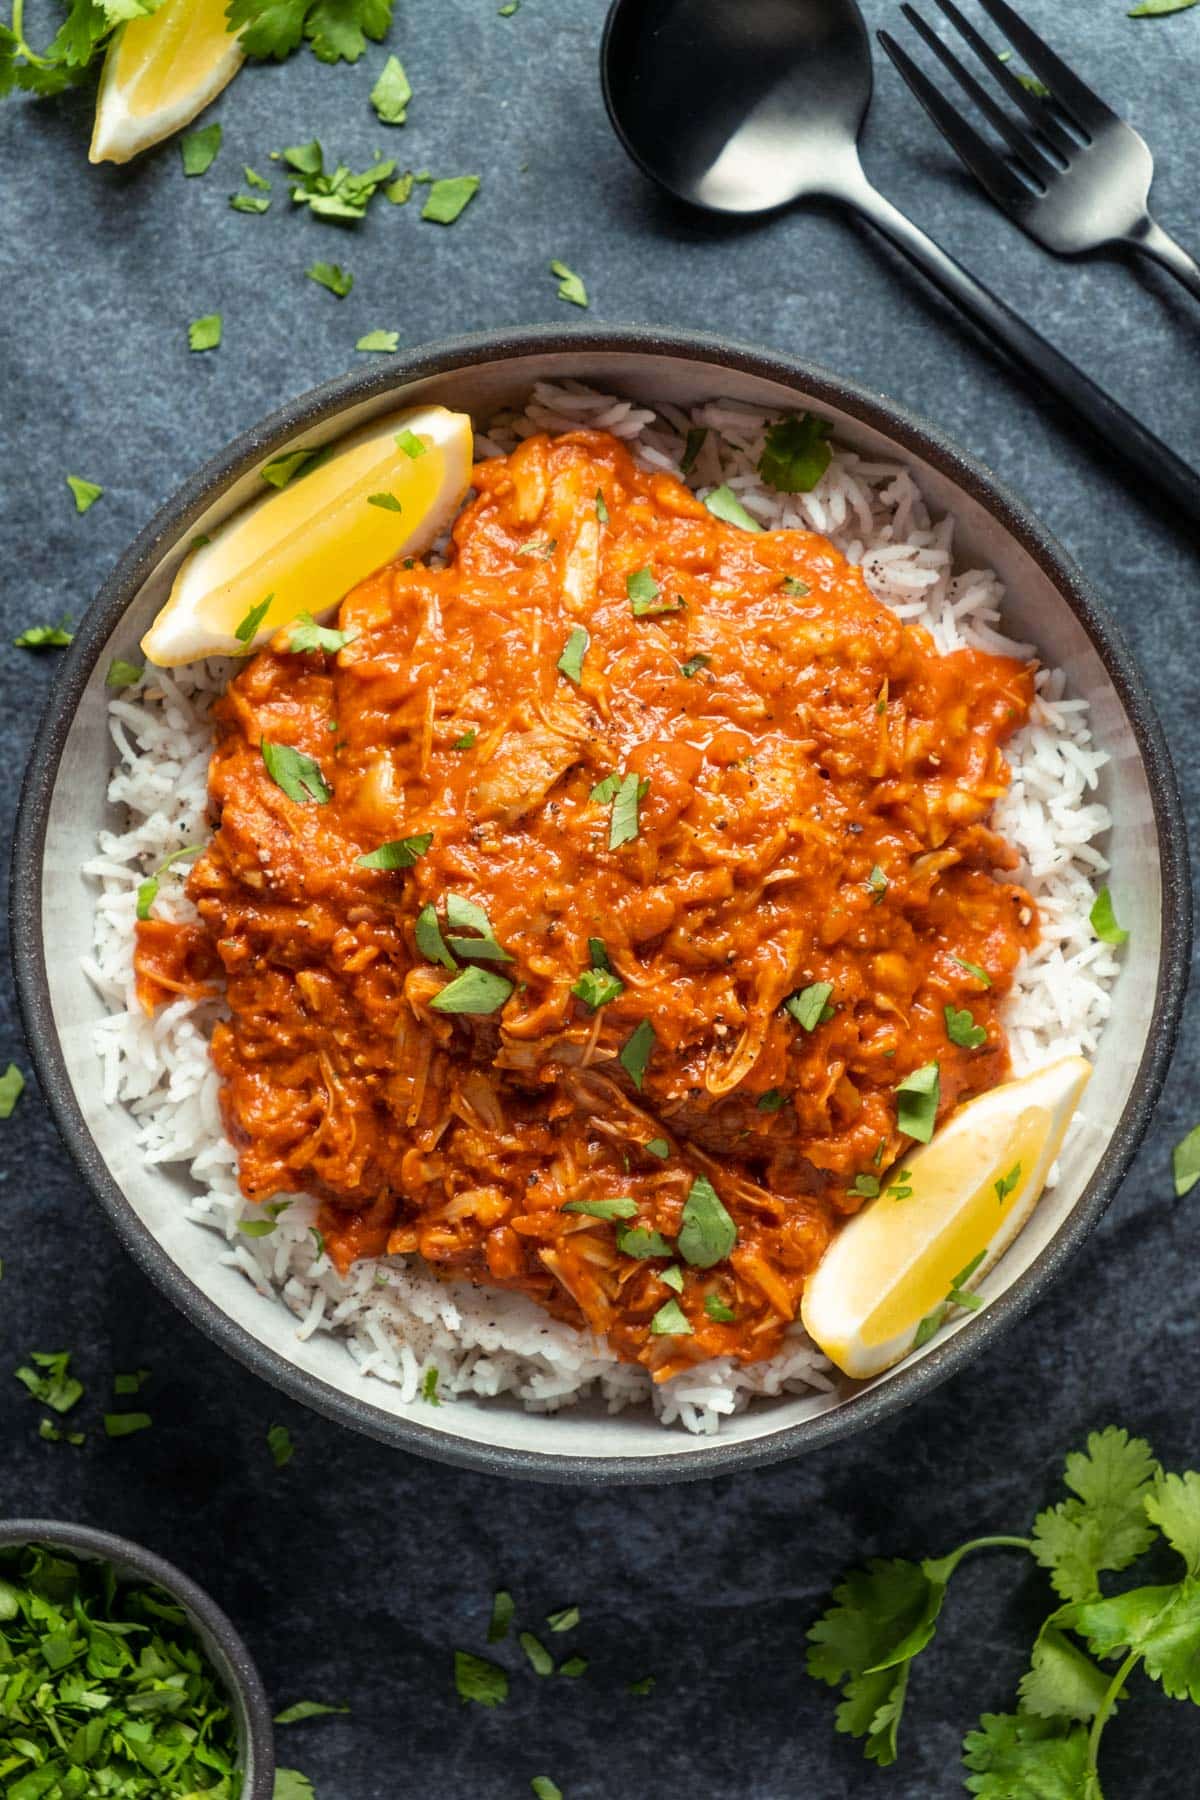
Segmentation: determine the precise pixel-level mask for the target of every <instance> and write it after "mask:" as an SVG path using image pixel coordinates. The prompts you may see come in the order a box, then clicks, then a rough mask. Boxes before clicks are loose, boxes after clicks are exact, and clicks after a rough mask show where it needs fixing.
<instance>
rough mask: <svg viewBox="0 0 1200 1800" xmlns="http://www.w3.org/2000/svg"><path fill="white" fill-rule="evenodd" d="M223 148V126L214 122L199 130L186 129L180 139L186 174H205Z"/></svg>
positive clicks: (180, 150)
mask: <svg viewBox="0 0 1200 1800" xmlns="http://www.w3.org/2000/svg"><path fill="white" fill-rule="evenodd" d="M220 148H221V127H220V125H219V124H217V123H216V122H214V123H213V124H211V125H204V126H202V127H201V129H200V130H199V131H185V132H184V134H183V136H182V137H181V138H180V140H179V154H180V157H181V159H182V161H183V172H184V174H185V175H204V174H207V172H208V170H209V169H211V168H212V166H213V163H214V162H215V161H216V158H217V151H218V150H219V149H220Z"/></svg>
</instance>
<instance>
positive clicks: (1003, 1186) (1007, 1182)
mask: <svg viewBox="0 0 1200 1800" xmlns="http://www.w3.org/2000/svg"><path fill="white" fill-rule="evenodd" d="M1020 1179H1021V1165H1020V1163H1019V1162H1018V1163H1014V1164H1013V1166H1012V1168H1011V1169H1010V1170H1009V1171H1008V1174H1007V1175H1002V1176H1001V1177H1000V1179H999V1181H996V1182H993V1184H992V1185H993V1186H994V1188H995V1190H996V1198H997V1200H998V1201H999V1202H1000V1204H1001V1205H1002V1206H1003V1204H1004V1202H1005V1201H1006V1200H1007V1199H1008V1196H1009V1195H1010V1194H1011V1193H1012V1191H1013V1189H1014V1188H1015V1187H1016V1185H1017V1183H1018V1181H1020Z"/></svg>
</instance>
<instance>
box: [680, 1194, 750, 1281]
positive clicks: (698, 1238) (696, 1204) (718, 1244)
mask: <svg viewBox="0 0 1200 1800" xmlns="http://www.w3.org/2000/svg"><path fill="white" fill-rule="evenodd" d="M737 1235H738V1234H737V1226H736V1225H735V1224H734V1222H733V1220H732V1219H731V1218H730V1216H729V1214H728V1213H727V1212H726V1210H725V1208H724V1206H723V1205H722V1204H721V1201H720V1198H719V1196H718V1194H717V1190H716V1188H714V1186H713V1184H712V1182H711V1181H710V1180H709V1179H708V1177H707V1175H697V1177H696V1179H695V1180H694V1181H693V1183H692V1185H691V1188H690V1189H689V1190H688V1197H687V1199H686V1200H685V1201H684V1205H683V1214H682V1217H681V1219H680V1225H679V1254H680V1256H682V1258H683V1260H684V1261H685V1262H688V1263H691V1265H692V1267H693V1268H694V1269H711V1268H712V1266H713V1264H714V1263H719V1262H722V1261H723V1260H724V1259H725V1257H727V1256H728V1255H729V1252H730V1251H731V1250H732V1249H733V1246H734V1245H735V1244H736V1243H737Z"/></svg>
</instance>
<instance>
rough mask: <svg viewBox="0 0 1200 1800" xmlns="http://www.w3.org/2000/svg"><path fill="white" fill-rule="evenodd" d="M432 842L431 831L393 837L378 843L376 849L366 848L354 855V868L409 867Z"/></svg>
mask: <svg viewBox="0 0 1200 1800" xmlns="http://www.w3.org/2000/svg"><path fill="white" fill-rule="evenodd" d="M432 842H433V833H432V831H419V832H417V833H416V834H415V835H414V836H413V837H402V838H393V839H392V841H391V843H388V844H380V846H379V848H378V850H367V851H365V852H364V853H363V855H362V856H356V857H355V859H354V866H355V868H356V869H411V868H412V866H413V864H414V863H415V862H416V861H417V859H418V857H422V856H424V854H425V852H426V851H427V850H428V848H429V846H430V844H432Z"/></svg>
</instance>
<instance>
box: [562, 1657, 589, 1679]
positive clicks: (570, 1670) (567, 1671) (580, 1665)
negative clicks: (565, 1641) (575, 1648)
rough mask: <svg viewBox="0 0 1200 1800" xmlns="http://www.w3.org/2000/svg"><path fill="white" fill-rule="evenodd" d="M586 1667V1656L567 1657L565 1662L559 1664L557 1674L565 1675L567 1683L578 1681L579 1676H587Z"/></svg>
mask: <svg viewBox="0 0 1200 1800" xmlns="http://www.w3.org/2000/svg"><path fill="white" fill-rule="evenodd" d="M587 1667H588V1664H587V1657H586V1656H568V1657H567V1660H566V1661H565V1662H561V1663H559V1665H558V1672H559V1674H560V1675H565V1676H566V1678H567V1680H568V1681H578V1679H579V1677H580V1676H581V1675H586V1674H587Z"/></svg>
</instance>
